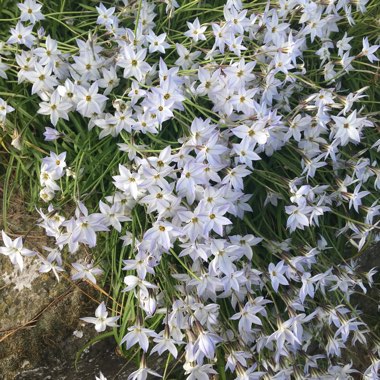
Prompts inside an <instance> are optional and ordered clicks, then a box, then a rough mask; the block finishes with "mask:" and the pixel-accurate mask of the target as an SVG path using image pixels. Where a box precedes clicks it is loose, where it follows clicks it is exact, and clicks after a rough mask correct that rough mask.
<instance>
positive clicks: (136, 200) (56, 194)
mask: <svg viewBox="0 0 380 380" xmlns="http://www.w3.org/2000/svg"><path fill="white" fill-rule="evenodd" d="M0 5H2V7H0V17H1V19H0V22H1V24H0V25H1V26H0V41H1V43H0V126H1V129H0V143H1V146H2V152H1V159H2V169H1V170H2V171H1V176H2V177H1V178H2V189H3V205H2V209H3V216H2V217H3V226H4V229H3V230H2V243H1V245H0V254H2V255H5V256H7V257H8V258H9V260H10V261H11V263H12V264H13V265H14V267H15V269H16V270H18V271H19V272H21V271H22V270H23V268H24V266H25V263H26V262H29V261H31V260H37V262H38V263H39V269H38V270H39V272H40V273H41V274H42V273H50V274H51V276H54V277H55V278H56V280H57V281H64V280H67V279H70V280H71V281H86V282H88V283H89V284H92V286H93V287H94V288H95V289H97V290H98V291H99V296H100V297H99V304H98V305H95V304H94V310H93V315H83V317H82V318H81V320H82V321H83V322H85V323H89V324H92V325H93V327H94V328H95V330H96V332H97V333H98V335H97V336H96V338H95V339H93V340H92V341H91V342H89V343H88V345H91V344H92V343H95V342H96V341H97V340H100V339H103V338H108V337H110V336H112V337H113V338H114V340H115V344H116V345H117V346H118V347H119V350H120V352H121V354H123V355H125V357H126V360H131V361H134V362H135V363H136V370H135V371H134V372H132V373H131V374H130V375H129V377H128V379H146V378H150V377H162V378H164V379H175V378H182V377H183V378H186V379H188V380H196V379H199V380H203V379H209V378H210V379H223V380H224V379H239V380H243V379H244V380H245V379H350V378H353V379H356V378H358V379H368V380H369V379H377V378H379V373H380V372H379V370H380V358H379V353H380V340H379V334H380V330H379V326H378V321H377V317H376V315H367V314H366V311H365V304H366V303H372V304H373V303H376V302H377V301H376V299H374V298H373V297H372V293H371V294H370V293H369V291H370V290H373V289H376V288H378V277H377V275H376V274H377V270H376V268H369V269H368V268H363V266H362V265H361V259H362V257H363V256H364V255H365V252H366V251H367V249H368V248H369V247H371V246H373V245H375V244H376V243H377V242H378V241H379V238H380V235H379V228H380V226H379V221H380V219H379V215H380V204H378V201H379V196H378V194H379V190H380V169H379V165H378V160H379V155H380V154H379V152H380V136H379V125H378V121H379V110H380V108H379V103H380V96H379V95H380V94H379V93H380V90H379V88H380V87H379V78H380V71H379V58H378V48H379V45H378V44H379V43H380V42H379V31H380V18H379V13H380V12H379V10H380V4H379V3H378V1H376V0H372V1H371V0H322V1H321V0H272V1H256V0H254V1H241V0H227V1H219V0H215V1H198V0H193V1H187V0H178V1H176V0H157V1H153V0H149V1H148V0H137V1H136V0H124V1H115V2H107V1H104V2H102V3H100V2H96V1H92V2H83V3H80V2H75V1H72V0H66V1H46V2H45V1H43V2H36V1H35V0H25V1H24V2H22V3H17V2H15V1H11V0H0ZM15 189H18V190H20V191H22V192H24V193H25V194H27V195H28V204H27V205H26V207H27V208H29V210H37V212H38V214H39V219H38V220H36V223H35V225H33V226H32V227H31V228H38V229H40V230H41V231H44V234H46V236H47V237H48V241H49V244H48V245H47V246H46V247H44V248H43V250H40V251H36V250H34V249H32V247H30V246H29V245H28V236H27V235H28V234H25V235H23V236H17V237H16V236H13V235H12V234H11V228H10V227H9V226H8V225H7V208H8V203H9V200H10V199H11V198H12V194H13V193H14V191H15ZM83 252H84V253H85V255H83ZM79 253H81V255H80V260H79V259H78V260H76V259H75V257H76V256H78V257H79ZM0 302H1V301H0ZM152 355H153V358H154V357H155V356H157V355H158V356H163V358H164V359H165V360H164V362H163V363H164V364H163V366H162V368H161V369H160V370H157V368H156V367H154V370H153V369H152V366H151V364H152ZM73 376H75V375H73ZM106 377H107V373H104V374H102V373H100V374H99V376H98V377H97V378H98V379H104V378H106Z"/></svg>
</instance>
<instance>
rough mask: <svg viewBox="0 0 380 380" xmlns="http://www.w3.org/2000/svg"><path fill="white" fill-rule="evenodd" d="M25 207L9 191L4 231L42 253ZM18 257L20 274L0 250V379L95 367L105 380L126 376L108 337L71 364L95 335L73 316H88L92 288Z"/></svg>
mask: <svg viewBox="0 0 380 380" xmlns="http://www.w3.org/2000/svg"><path fill="white" fill-rule="evenodd" d="M0 205H2V200H1V192H0ZM25 210H26V206H25V204H24V200H23V198H22V197H21V196H20V195H18V196H12V203H11V204H10V207H9V209H8V210H7V215H8V216H7V227H8V228H7V233H8V235H9V236H10V237H11V238H12V239H15V238H16V237H18V236H25V234H27V239H26V242H24V244H25V246H26V247H27V248H29V249H33V250H37V251H39V252H42V247H43V246H45V245H48V246H49V241H48V240H47V238H46V237H45V236H44V234H43V231H42V230H39V229H37V228H36V229H32V227H33V226H34V225H35V222H36V220H37V219H38V216H39V215H38V214H37V213H27V212H25ZM1 214H2V210H1V206H0V215H1ZM3 228H4V226H3V225H2V223H1V222H0V230H1V229H3ZM1 244H2V240H1V235H0V245H1ZM77 259H78V256H75V260H77ZM24 262H25V268H24V270H23V272H21V273H20V272H19V271H17V270H15V269H14V267H13V265H12V264H11V263H10V261H9V259H8V258H7V257H6V256H4V255H0V380H16V379H17V380H18V379H28V380H43V379H56V380H71V379H72V380H75V379H83V380H86V379H95V375H98V376H99V371H100V370H101V371H102V372H103V374H104V375H105V376H106V377H107V378H108V380H110V379H113V378H114V379H126V378H127V377H128V376H127V375H128V374H130V373H131V372H132V371H134V370H135V369H136V368H135V364H134V363H131V364H128V366H126V363H127V360H126V359H125V358H124V357H121V356H119V355H117V354H116V352H117V350H116V348H117V347H116V343H115V341H114V340H113V339H108V340H105V341H101V342H98V343H96V344H94V345H93V346H92V347H91V348H89V349H88V350H86V351H85V352H84V353H83V354H82V356H81V359H80V360H79V362H78V366H77V368H75V366H74V361H75V357H76V354H77V352H78V351H79V350H81V349H82V348H83V347H84V346H85V345H86V343H87V342H88V341H90V340H91V339H92V338H93V337H95V336H96V335H97V333H96V331H95V329H94V327H93V325H88V324H84V323H83V322H81V321H80V319H79V318H80V317H84V316H91V315H93V313H94V310H95V309H96V307H97V302H99V301H98V300H99V298H100V297H99V295H98V292H97V291H96V290H94V289H93V287H91V286H90V285H89V284H87V283H84V282H82V283H74V282H72V281H71V280H70V277H69V276H68V275H66V276H61V280H60V282H57V280H56V278H55V277H54V275H53V274H52V273H46V274H39V273H38V265H37V261H36V260H35V259H33V258H25V259H24ZM74 332H75V334H76V335H77V336H80V335H81V334H83V336H82V337H80V338H79V337H77V336H75V335H74V334H73V333H74Z"/></svg>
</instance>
